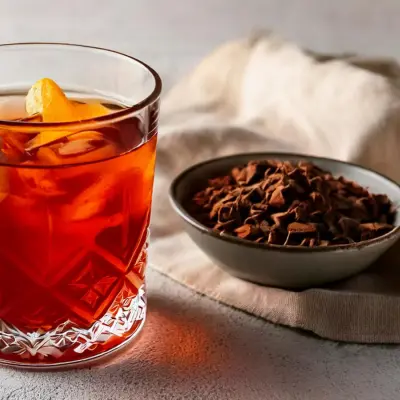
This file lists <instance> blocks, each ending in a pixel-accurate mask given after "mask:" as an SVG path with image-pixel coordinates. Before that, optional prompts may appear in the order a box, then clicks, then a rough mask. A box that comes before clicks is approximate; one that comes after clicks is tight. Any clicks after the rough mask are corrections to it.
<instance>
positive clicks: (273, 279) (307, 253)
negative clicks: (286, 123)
mask: <svg viewBox="0 0 400 400" xmlns="http://www.w3.org/2000/svg"><path fill="white" fill-rule="evenodd" d="M266 159H274V160H281V161H292V162H298V161H300V160H306V161H310V162H312V163H314V164H315V165H317V166H319V167H321V168H323V169H325V170H328V171H330V172H331V173H332V174H333V175H334V176H340V175H343V176H344V177H345V178H347V179H349V180H353V181H355V182H357V183H359V184H360V185H362V186H364V187H367V188H369V190H370V191H371V192H373V193H382V194H386V195H388V197H389V198H390V199H391V200H392V201H393V202H394V203H395V204H396V205H400V186H399V185H398V184H396V183H395V182H393V181H391V180H390V179H388V178H386V177H384V176H382V175H380V174H378V173H376V172H373V171H371V170H368V169H366V168H363V167H360V166H358V165H354V164H350V163H345V162H341V161H336V160H332V159H327V158H319V157H310V156H304V155H296V154H283V153H256V154H255V153H250V154H238V155H234V156H228V157H222V158H216V159H212V160H209V161H206V162H203V163H200V164H196V165H194V166H192V167H190V168H188V169H187V170H185V171H183V172H182V173H181V174H180V175H179V176H177V177H176V178H175V180H174V181H173V183H172V185H171V188H170V199H171V202H172V205H173V208H174V209H175V211H176V212H177V213H178V215H179V216H180V217H181V218H182V220H183V222H184V226H185V229H186V231H187V233H188V234H189V235H190V237H191V239H192V240H193V241H194V242H195V243H196V244H197V245H198V246H199V247H200V248H201V249H202V250H203V251H204V252H205V253H206V254H207V255H208V257H209V258H210V259H211V260H213V261H214V262H215V263H216V264H217V265H218V266H220V267H221V268H223V269H224V270H225V271H227V272H229V273H230V274H232V275H234V276H236V277H238V278H241V279H245V280H248V281H252V282H256V283H259V284H263V285H269V286H276V287H282V288H307V287H313V286H317V285H323V284H326V283H329V282H333V281H337V280H340V279H343V278H347V277H350V276H351V275H355V274H357V273H359V272H360V271H362V270H364V269H366V268H367V267H368V266H370V265H371V264H372V263H373V262H374V261H375V260H377V259H378V258H379V256H381V255H382V254H383V253H384V252H385V251H386V250H387V249H388V248H389V247H391V246H392V245H393V244H394V243H395V242H396V241H397V240H399V239H400V215H398V216H397V219H396V221H395V228H394V229H393V230H392V231H391V232H389V233H387V234H385V235H383V236H380V237H379V238H375V239H371V240H366V241H363V242H359V243H356V244H352V245H342V246H332V247H315V248H308V247H296V246H290V247H289V246H280V245H267V244H257V243H252V242H250V241H247V240H244V239H240V238H237V237H233V236H228V235H224V236H221V235H219V234H218V233H216V232H214V231H212V230H211V229H209V228H207V227H205V226H204V225H203V224H201V223H200V222H199V221H197V220H196V219H195V218H194V217H193V216H191V215H190V213H189V212H188V210H187V209H186V208H185V205H187V204H188V202H189V201H190V199H191V198H192V196H193V195H194V194H195V193H196V192H198V191H199V190H202V189H204V188H205V187H206V186H207V181H208V179H210V178H213V177H217V176H221V175H224V174H227V173H229V171H230V170H231V168H233V167H235V166H238V165H241V164H246V163H247V162H248V161H250V160H266Z"/></svg>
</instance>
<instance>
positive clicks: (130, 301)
mask: <svg viewBox="0 0 400 400" xmlns="http://www.w3.org/2000/svg"><path fill="white" fill-rule="evenodd" d="M15 46H17V47H19V48H21V47H24V48H28V50H29V51H31V46H34V47H39V48H41V49H44V50H45V51H46V52H48V53H49V54H52V51H55V52H56V53H57V52H59V53H58V56H60V62H61V60H62V55H63V52H65V51H67V52H72V53H74V52H78V53H80V52H82V53H84V54H86V52H89V53H91V52H94V53H95V55H96V56H100V57H111V59H112V58H113V57H116V58H118V62H120V63H122V64H121V65H125V64H123V63H126V65H125V68H126V69H129V68H132V74H135V73H136V74H138V75H140V74H142V75H143V76H142V80H143V82H144V79H147V80H148V82H147V84H148V88H147V92H148V93H147V96H145V97H144V98H143V99H142V100H143V101H142V103H139V104H137V103H136V102H135V103H132V102H131V104H130V103H129V99H125V101H120V102H117V101H116V100H115V99H113V98H110V97H111V96H106V95H105V94H104V91H103V93H101V92H102V90H101V89H102V88H100V89H98V88H95V89H96V93H94V90H92V92H93V93H90V90H80V91H79V92H75V91H74V92H73V93H72V92H71V93H67V94H69V95H68V96H67V95H65V94H64V93H63V92H62V90H61V89H60V87H59V86H57V84H56V83H55V82H54V81H52V80H50V79H41V80H39V81H38V82H37V83H36V84H35V85H34V86H33V87H32V89H31V90H29V92H28V95H27V96H26V97H25V96H22V93H17V94H16V95H13V96H11V95H10V94H8V95H4V96H3V97H2V98H1V99H3V102H2V103H1V104H0V119H1V121H0V137H1V145H0V149H1V157H2V158H1V165H0V219H1V224H0V240H1V244H2V246H1V248H0V362H3V363H8V364H12V365H17V366H18V365H23V366H26V365H29V366H43V365H45V366H52V365H60V364H61V365H66V364H68V363H70V362H73V363H74V362H79V361H82V360H87V359H90V358H95V357H96V356H99V355H101V354H105V353H107V352H108V351H110V350H111V349H114V348H116V347H118V346H119V345H121V344H122V343H124V342H126V341H127V340H128V339H129V338H131V337H133V336H134V335H135V334H136V333H137V332H138V331H139V329H140V328H141V326H142V324H143V322H144V319H145V312H146V295H145V277H144V273H145V268H146V262H147V253H146V248H147V238H148V225H149V218H150V206H151V196H152V186H153V176H154V165H155V149H156V138H157V114H158V96H159V92H160V80H159V78H158V76H157V75H156V74H155V73H154V71H152V70H151V69H150V68H148V67H146V66H145V65H143V64H141V63H140V62H138V61H136V60H133V59H131V58H129V57H126V56H122V55H119V54H116V53H112V52H108V51H105V50H100V49H90V48H85V47H80V46H63V45H60V46H56V45H45V44H39V45H15ZM12 47H13V46H5V47H3V49H6V50H9V49H10V48H12ZM22 50H24V49H22ZM1 51H2V49H1V47H0V59H1ZM72 55H74V56H75V57H76V56H77V54H71V55H70V56H72ZM54 57H56V54H55V55H54ZM36 62H37V63H40V61H39V60H37V61H36ZM76 62H78V63H79V59H77V61H76ZM99 68H101V66H100V67H99ZM50 72H51V71H49V73H50ZM125 72H126V71H125ZM139 78H140V77H136V78H134V79H133V80H135V79H139ZM66 79H68V76H67V77H66ZM139 80H140V79H139ZM71 82H72V83H73V81H71ZM71 82H69V83H71ZM63 89H64V87H63ZM65 89H66V90H67V92H68V89H69V88H68V82H67V85H66V86H65ZM87 89H90V87H89V88H87ZM139 89H140V90H141V91H142V92H143V88H139ZM115 90H116V89H115ZM94 94H96V99H94ZM117 94H118V93H117ZM115 97H116V96H115ZM120 97H121V98H122V97H123V96H120Z"/></svg>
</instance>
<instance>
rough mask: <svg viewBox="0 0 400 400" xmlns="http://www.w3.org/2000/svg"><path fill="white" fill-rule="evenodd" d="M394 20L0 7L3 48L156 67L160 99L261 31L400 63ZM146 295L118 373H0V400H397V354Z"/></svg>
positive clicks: (364, 5) (311, 7)
mask: <svg viewBox="0 0 400 400" xmlns="http://www.w3.org/2000/svg"><path fill="white" fill-rule="evenodd" d="M399 16H400V3H399V2H398V0H381V1H379V2H372V1H368V0H351V1H350V0H347V1H345V0H341V1H335V2H334V1H330V0H286V1H282V0H269V1H265V0H248V1H242V0H203V1H201V2H199V1H198V0H185V1H184V0H181V1H179V0H175V1H172V0H169V1H168V0H135V1H133V0H116V1H114V2H110V1H105V0H69V1H68V2H67V1H64V2H58V1H51V0H47V1H45V0H35V1H29V0H13V1H10V0H1V2H0V42H14V41H70V42H79V43H83V44H92V45H99V46H103V47H109V48H113V49H116V50H120V51H123V52H127V53H130V54H132V55H135V56H137V57H139V58H142V59H144V60H145V61H147V62H148V63H150V64H151V65H153V66H154V67H155V68H156V69H157V70H158V71H159V72H160V73H161V75H162V77H163V79H164V82H165V86H166V88H168V87H170V86H171V85H172V84H173V83H174V82H175V81H176V80H177V79H178V78H179V77H180V76H181V75H182V74H184V73H185V72H187V71H188V70H189V69H190V68H191V67H193V66H194V65H195V64H196V63H197V62H198V61H199V60H200V59H201V58H202V57H203V56H204V55H206V54H207V53H208V52H209V51H210V50H212V48H214V46H216V45H217V44H219V43H221V42H223V41H225V40H228V39H230V38H236V37H239V36H242V35H245V34H248V33H249V32H251V31H252V30H254V29H261V28H272V29H275V30H277V31H278V32H280V33H281V34H283V35H284V36H286V37H287V38H289V39H294V40H297V41H298V42H300V43H302V44H304V45H306V46H308V47H310V48H313V49H315V50H323V51H352V50H357V51H359V52H363V53H366V54H371V55H374V54H380V55H393V56H399V55H400V46H398V38H399V37H400V24H399V23H398V21H399ZM28 67H29V66H27V68H28ZM0 71H1V66H0ZM149 290H150V315H149V319H148V323H147V327H146V329H145V331H144V335H143V336H142V339H141V341H140V346H136V347H133V348H132V349H131V350H130V352H129V353H127V354H126V356H125V357H124V359H123V360H122V361H121V362H120V363H119V364H114V365H110V366H108V367H103V368H101V369H93V370H79V371H72V372H67V373H51V374H50V373H46V374H33V373H27V372H16V371H11V370H7V369H0V399H4V400H5V399H7V400H20V399H22V400H26V399H29V400H31V399H32V400H36V399H39V400H50V399H52V400H68V399H71V400H72V399H73V400H80V399H84V400H85V399H96V400H114V399H118V400H123V399H269V400H274V399H277V400H284V399H304V400H326V399H362V400H380V399H382V400H391V399H399V398H400V349H399V348H398V347H388V346H358V345H343V344H337V343H332V342H326V341H322V340H319V339H316V338H313V337H311V336H308V335H305V334H302V333H299V332H294V331H290V330H288V329H285V328H281V327H277V326H273V325H271V324H268V323H266V322H265V321H262V320H258V319H256V318H254V317H251V316H248V315H246V314H244V313H241V312H238V311H235V310H231V309H229V308H227V307H225V306H222V305H219V304H217V303H215V302H213V301H211V300H209V299H207V298H204V297H200V296H198V295H196V294H195V293H193V292H191V291H190V290H188V289H186V288H183V287H181V286H180V285H178V284H176V283H174V282H172V281H170V280H169V279H167V278H165V277H163V276H161V275H159V274H157V273H155V272H150V273H149Z"/></svg>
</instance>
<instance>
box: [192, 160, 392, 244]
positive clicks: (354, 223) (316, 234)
mask: <svg viewBox="0 0 400 400" xmlns="http://www.w3.org/2000/svg"><path fill="white" fill-rule="evenodd" d="M189 208H190V210H191V211H192V213H193V215H194V216H195V217H196V218H197V219H198V220H199V221H200V222H202V223H203V224H204V225H206V226H208V227H210V228H212V229H214V230H216V231H218V232H220V233H221V234H223V235H233V236H236V237H239V238H241V239H245V240H250V241H253V242H255V243H268V244H277V245H287V246H303V247H304V246H305V247H316V246H332V245H345V244H352V243H355V242H360V241H363V240H368V239H373V238H376V237H379V236H381V235H384V234H385V233H387V232H390V231H391V230H392V229H393V228H394V226H393V224H394V221H395V217H396V209H395V207H394V205H393V203H392V202H391V201H390V200H389V198H388V197H387V196H386V195H384V194H372V193H370V192H369V191H368V190H367V189H365V188H363V187H362V186H360V185H358V184H357V183H355V182H352V181H349V180H347V179H346V178H344V177H339V178H335V177H333V175H332V174H331V173H330V172H328V171H324V170H322V169H321V168H319V167H317V166H316V165H314V164H312V163H310V162H305V161H302V162H299V163H297V164H295V163H291V162H289V161H285V162H281V161H274V160H264V161H251V162H249V163H248V164H247V165H245V166H238V167H235V168H233V169H232V171H231V172H230V174H228V175H226V176H221V177H216V178H213V179H211V180H209V183H208V187H207V188H205V189H204V190H202V191H201V192H198V193H196V195H195V196H194V197H193V199H192V203H191V204H190V205H189Z"/></svg>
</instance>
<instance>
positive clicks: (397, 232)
mask: <svg viewBox="0 0 400 400" xmlns="http://www.w3.org/2000/svg"><path fill="white" fill-rule="evenodd" d="M241 157H249V158H250V159H251V158H253V157H254V160H257V159H260V158H261V157H262V158H264V159H265V158H270V159H273V158H274V157H279V158H284V157H296V158H303V159H304V160H306V161H307V160H309V161H312V160H316V161H329V162H334V163H337V164H342V165H346V166H350V167H353V168H354V167H355V168H358V169H361V170H364V171H366V172H368V173H372V174H374V175H377V176H378V177H380V178H381V179H383V180H385V181H387V182H388V183H390V184H392V185H394V186H395V187H397V189H398V190H399V193H400V185H399V184H398V183H396V182H395V181H393V180H392V179H390V178H388V177H387V176H385V175H383V174H381V173H379V172H376V171H374V170H372V169H370V168H366V167H363V166H361V165H359V164H356V163H352V162H347V161H341V160H337V159H334V158H329V157H318V156H312V155H309V154H301V153H288V152H282V153H280V152H249V153H237V154H232V155H228V156H221V157H216V158H211V159H208V160H205V161H202V162H199V163H196V164H193V165H191V166H190V167H188V168H186V169H184V170H183V171H182V172H180V173H179V174H178V175H177V176H176V177H175V178H174V179H173V181H172V182H171V184H170V187H169V191H168V195H169V200H170V203H171V204H172V207H173V209H174V210H175V212H176V213H177V214H178V215H179V216H180V217H181V218H182V219H183V220H184V221H186V222H187V223H189V224H190V225H191V226H193V227H194V228H196V229H197V230H198V231H200V233H203V234H206V235H209V236H212V237H214V238H217V239H219V240H223V241H225V242H228V243H232V244H236V245H241V246H247V247H253V248H258V249H264V250H266V249H268V250H273V251H288V252H294V253H296V252H316V251H318V252H335V251H340V250H350V249H353V250H361V249H362V248H364V247H368V246H372V245H374V244H377V243H380V242H384V241H387V240H390V239H392V238H394V237H396V236H400V225H397V226H395V227H394V229H392V230H391V231H390V232H387V233H385V234H384V235H382V236H379V237H377V238H373V239H368V240H364V241H361V242H356V243H351V244H339V245H332V246H327V247H325V246H323V247H322V246H319V247H300V246H293V245H286V246H284V245H278V244H268V243H255V242H252V241H250V240H246V239H241V238H238V237H236V236H231V235H221V234H219V233H218V232H215V231H213V230H212V229H211V228H208V227H207V226H205V225H203V224H202V223H201V222H199V221H198V220H197V219H196V218H194V217H193V216H192V215H190V214H189V213H188V212H187V211H186V209H185V208H184V207H183V205H182V204H181V202H179V201H178V199H177V197H176V191H177V188H178V186H179V185H180V184H181V183H182V182H183V181H184V180H185V179H186V178H187V177H188V176H189V175H190V174H191V173H192V172H193V171H195V170H196V169H199V168H202V167H203V166H205V165H209V164H213V163H215V162H219V161H224V160H232V159H235V158H241Z"/></svg>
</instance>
